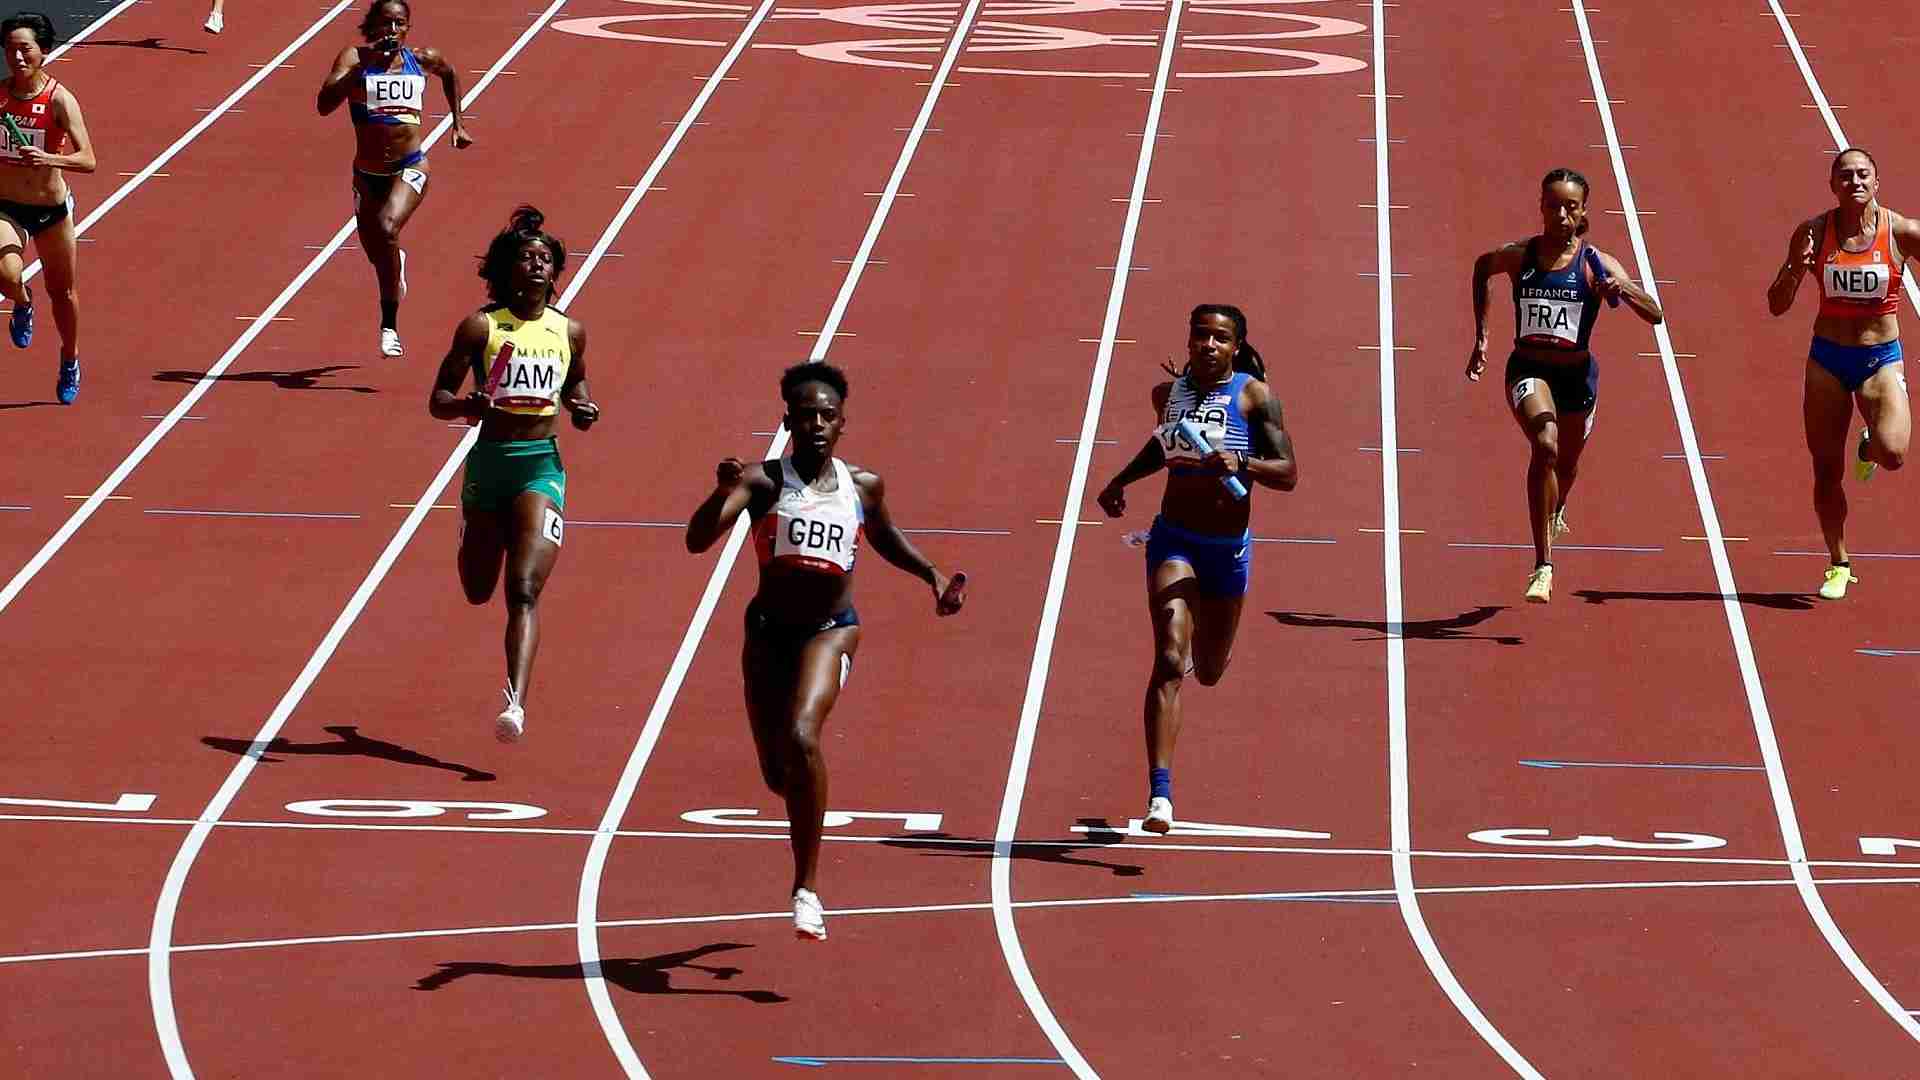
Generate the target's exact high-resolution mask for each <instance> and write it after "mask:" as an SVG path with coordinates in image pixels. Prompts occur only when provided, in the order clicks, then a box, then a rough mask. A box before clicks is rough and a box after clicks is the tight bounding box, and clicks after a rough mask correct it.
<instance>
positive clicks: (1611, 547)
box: [1447, 541, 1667, 554]
mask: <svg viewBox="0 0 1920 1080" xmlns="http://www.w3.org/2000/svg"><path fill="white" fill-rule="evenodd" d="M1447 546H1448V547H1457V548H1485V549H1492V550H1495V551H1532V550H1533V545H1532V544H1481V543H1469V542H1465V541H1459V542H1454V543H1449V544H1448V545H1447ZM1553 550H1555V551H1629V552H1635V553H1641V554H1650V553H1653V552H1658V551H1665V550H1667V549H1666V548H1657V547H1634V546H1631V545H1628V544H1555V545H1553Z"/></svg>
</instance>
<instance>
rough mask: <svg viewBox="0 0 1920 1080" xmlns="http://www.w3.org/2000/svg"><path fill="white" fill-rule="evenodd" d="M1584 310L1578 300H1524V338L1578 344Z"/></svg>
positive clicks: (1522, 302)
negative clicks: (1581, 316)
mask: <svg viewBox="0 0 1920 1080" xmlns="http://www.w3.org/2000/svg"><path fill="white" fill-rule="evenodd" d="M1582 307H1583V305H1582V304H1581V303H1580V301H1578V300H1554V299H1549V298H1545V297H1523V298H1522V299H1521V300H1520V304H1519V314H1520V337H1521V339H1522V340H1537V339H1545V340H1550V341H1554V342H1558V343H1560V344H1564V345H1578V344H1579V343H1580V315H1581V308H1582Z"/></svg>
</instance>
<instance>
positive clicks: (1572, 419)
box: [1549, 408, 1593, 520]
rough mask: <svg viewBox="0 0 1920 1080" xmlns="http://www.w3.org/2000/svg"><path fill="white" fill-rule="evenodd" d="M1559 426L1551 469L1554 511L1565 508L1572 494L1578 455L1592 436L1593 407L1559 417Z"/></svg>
mask: <svg viewBox="0 0 1920 1080" xmlns="http://www.w3.org/2000/svg"><path fill="white" fill-rule="evenodd" d="M1559 427H1560V448H1559V454H1558V460H1559V463H1558V464H1557V465H1556V466H1555V467H1554V470H1553V477H1554V481H1555V489H1556V490H1555V493H1554V494H1555V501H1554V504H1553V509H1554V511H1556V512H1557V511H1559V510H1562V509H1565V507H1566V505H1567V497H1568V496H1569V495H1571V494H1573V482H1574V481H1575V480H1576V479H1579V476H1580V455H1581V454H1584V453H1586V451H1587V442H1588V440H1590V439H1591V438H1592V437H1593V409H1592V408H1589V409H1587V411H1586V412H1581V413H1568V414H1566V415H1565V416H1563V417H1561V418H1560V424H1559ZM1549 520H1551V515H1549Z"/></svg>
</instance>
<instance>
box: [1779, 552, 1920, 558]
mask: <svg viewBox="0 0 1920 1080" xmlns="http://www.w3.org/2000/svg"><path fill="white" fill-rule="evenodd" d="M1774 554H1775V555H1818V556H1820V557H1821V558H1823V559H1827V558H1832V556H1830V555H1828V554H1827V553H1826V552H1824V551H1776V552H1774ZM1847 558H1849V559H1920V555H1916V554H1913V553H1911V552H1904V551H1849V552H1847Z"/></svg>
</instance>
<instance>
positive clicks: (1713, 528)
mask: <svg viewBox="0 0 1920 1080" xmlns="http://www.w3.org/2000/svg"><path fill="white" fill-rule="evenodd" d="M1768 3H1769V5H1771V6H1772V8H1773V10H1774V11H1775V12H1776V13H1777V12H1779V10H1780V7H1779V4H1778V3H1777V0H1768ZM1573 18H1574V21H1575V22H1576V23H1578V24H1579V26H1580V39H1581V41H1582V43H1583V44H1582V49H1583V50H1584V51H1585V52H1586V57H1587V74H1588V76H1589V78H1591V79H1592V80H1593V88H1594V96H1595V97H1598V98H1601V99H1605V98H1606V96H1607V94H1606V90H1605V80H1604V78H1603V77H1602V76H1601V74H1600V60H1599V57H1598V56H1596V55H1595V53H1594V51H1593V45H1592V38H1593V35H1592V33H1591V31H1590V30H1589V28H1588V26H1587V11H1586V4H1585V0H1573ZM1778 21H1779V23H1780V25H1781V27H1782V28H1786V27H1787V22H1786V20H1785V19H1784V18H1783V19H1780V20H1778ZM1786 32H1787V33H1788V35H1789V40H1790V41H1795V40H1796V39H1794V38H1792V36H1791V35H1792V31H1791V29H1787V30H1786ZM1795 56H1796V58H1797V59H1798V60H1799V61H1800V64H1801V70H1802V71H1803V72H1806V74H1807V75H1808V81H1809V84H1810V85H1811V84H1812V79H1811V76H1812V71H1811V69H1809V68H1807V67H1806V57H1805V56H1804V54H1801V53H1798V52H1797V51H1796V53H1795ZM1819 100H1825V99H1824V97H1822V98H1820V99H1819ZM1598 108H1599V111H1600V124H1601V126H1602V127H1603V128H1605V129H1606V133H1607V145H1608V146H1609V147H1610V148H1611V149H1609V150H1608V156H1609V157H1610V158H1612V160H1613V176H1614V181H1615V182H1616V183H1617V184H1618V185H1619V192H1620V206H1621V208H1622V209H1624V210H1625V211H1626V222H1627V234H1628V236H1629V237H1630V238H1631V239H1632V240H1633V254H1634V258H1635V260H1636V261H1637V269H1638V271H1639V273H1640V277H1641V280H1642V283H1643V287H1644V288H1645V289H1646V290H1647V291H1648V292H1649V293H1650V294H1652V295H1653V297H1654V299H1655V300H1658V299H1659V296H1660V293H1659V285H1658V282H1657V279H1656V277H1655V275H1654V268H1653V257H1652V256H1651V255H1649V254H1648V252H1647V239H1646V235H1645V233H1644V232H1643V231H1642V229H1641V225H1640V212H1639V211H1638V210H1637V209H1636V206H1637V204H1636V203H1635V201H1634V197H1633V183H1632V181H1631V180H1630V179H1629V178H1628V175H1627V162H1626V159H1625V157H1624V156H1622V155H1621V153H1620V151H1619V150H1618V149H1617V147H1618V146H1619V143H1620V136H1619V132H1618V131H1617V130H1616V129H1615V127H1614V122H1613V109H1612V108H1611V107H1610V106H1608V105H1607V104H1605V103H1604V100H1603V102H1602V103H1601V104H1600V105H1599V106H1598ZM1833 130H1834V133H1835V137H1836V138H1839V137H1840V136H1839V129H1838V125H1835V126H1834V128H1833ZM1653 336H1654V341H1655V342H1657V343H1658V346H1659V349H1660V363H1661V366H1662V367H1663V368H1664V369H1665V370H1666V374H1667V396H1668V397H1669V398H1671V399H1672V401H1673V417H1674V421H1675V423H1676V424H1677V425H1678V426H1679V429H1680V444H1681V450H1683V451H1684V452H1685V453H1686V455H1687V474H1688V475H1689V476H1690V477H1691V478H1692V480H1693V497H1694V501H1695V502H1696V503H1698V504H1699V507H1700V521H1701V524H1702V525H1704V526H1705V530H1704V531H1705V532H1706V535H1707V549H1708V551H1709V552H1711V553H1712V555H1713V574H1714V579H1715V580H1716V581H1717V582H1718V583H1719V586H1720V606H1721V607H1722V609H1724V610H1725V612H1726V617H1727V631H1728V633H1729V634H1730V635H1731V636H1732V638H1733V651H1734V655H1735V656H1736V657H1737V658H1738V660H1739V663H1740V681H1741V684H1742V685H1743V686H1744V688H1745V690H1746V695H1747V709H1748V711H1749V712H1750V713H1751V714H1752V715H1753V732H1754V737H1755V739H1756V740H1757V741H1758V743H1759V745H1760V760H1761V763H1762V764H1764V765H1765V766H1766V767H1767V788H1768V790H1769V792H1770V793H1771V794H1772V796H1773V812H1774V816H1775V817H1776V818H1777V819H1778V820H1779V823H1780V842H1781V844H1782V846H1783V847H1784V848H1785V850H1786V855H1787V860H1788V866H1789V869H1790V870H1791V872H1792V873H1793V879H1794V883H1795V884H1796V885H1797V886H1798V892H1799V894H1800V901H1801V903H1802V904H1803V905H1805V907H1806V909H1807V914H1808V915H1809V916H1810V917H1811V918H1812V919H1813V923H1814V925H1815V926H1817V927H1819V929H1820V936H1821V937H1823V938H1825V939H1826V942H1827V945H1828V947H1829V948H1831V949H1832V950H1833V952H1834V955H1836V956H1838V957H1839V958H1840V962H1841V963H1842V964H1843V965H1845V966H1846V969H1847V971H1848V972H1850V973H1851V974H1852V975H1853V977H1854V980H1855V981H1856V982H1858V983H1859V984H1860V987H1861V988H1862V989H1864V990H1865V991H1866V992H1867V994H1868V995H1869V996H1871V997H1872V998H1873V1000H1874V1001H1875V1003H1877V1004H1878V1005H1879V1006H1880V1008H1881V1009H1882V1010H1884V1011H1885V1012H1886V1014H1887V1015H1888V1016H1889V1017H1891V1018H1892V1019H1893V1021H1894V1023H1896V1024H1899V1025H1900V1027H1901V1028H1902V1029H1903V1030H1905V1031H1906V1033H1907V1035H1908V1036H1909V1037H1911V1038H1913V1039H1915V1040H1916V1041H1920V1020H1915V1019H1914V1018H1913V1017H1912V1016H1910V1015H1908V1014H1907V1010H1906V1008H1905V1007H1904V1006H1902V1005H1901V1004H1900V1003H1899V1002H1898V1001H1896V1000H1894V997H1893V995H1892V994H1891V993H1889V992H1888V991H1887V988H1886V987H1885V986H1883V985H1881V983H1880V980H1879V979H1878V978H1877V977H1875V976H1874V974H1873V972H1872V971H1870V970H1868V968H1867V965H1866V963H1865V962H1864V961H1862V960H1861V959H1860V954H1859V953H1857V952H1855V951H1854V949H1853V945H1852V944H1851V943H1850V942H1848V941H1847V938H1846V935H1845V934H1843V933H1841V932H1840V926H1839V924H1837V923H1835V922H1834V921H1833V915H1832V914H1831V913H1830V912H1828V911H1827V905H1826V902H1825V901H1823V900H1822V899H1821V898H1820V890H1819V889H1817V888H1815V887H1814V883H1813V875H1812V874H1811V873H1810V872H1809V871H1808V870H1807V865H1806V863H1807V850H1806V845H1805V844H1804V843H1803V841H1802V840H1801V836H1800V822H1799V817H1798V815H1797V814H1796V813H1795V811H1794V807H1793V792H1792V790H1791V789H1790V788H1788V786H1787V771H1786V764H1785V763H1784V762H1783V761H1782V760H1781V757H1780V743H1779V740H1778V739H1777V738H1775V736H1774V730H1773V716H1772V713H1771V711H1770V710H1769V709H1768V707H1767V695H1766V691H1765V690H1764V689H1763V688H1762V687H1761V685H1760V668H1759V665H1758V664H1757V663H1756V662H1755V660H1754V658H1753V642H1752V640H1751V639H1750V638H1749V637H1748V636H1747V617H1746V613H1745V612H1744V611H1743V610H1741V607H1740V598H1739V589H1738V587H1737V586H1736V585H1735V584H1734V580H1733V563H1732V561H1731V560H1730V559H1729V558H1728V556H1727V544H1726V539H1725V535H1724V533H1723V531H1722V530H1721V528H1720V514H1719V511H1718V510H1716V509H1715V507H1714V503H1713V490H1712V488H1710V487H1709V486H1708V484H1707V470H1706V464H1705V463H1704V462H1702V461H1701V460H1700V441H1699V438H1698V436H1697V435H1696V434H1695V432H1694V427H1693V413H1692V410H1691V409H1690V408H1689V407H1688V404H1687V394H1686V390H1685V389H1684V388H1683V387H1682V386H1681V385H1680V366H1679V363H1678V361H1677V360H1676V359H1675V358H1674V354H1673V339H1672V338H1671V337H1670V336H1669V335H1668V332H1667V327H1666V325H1665V324H1661V325H1659V326H1656V327H1654V328H1653Z"/></svg>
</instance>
